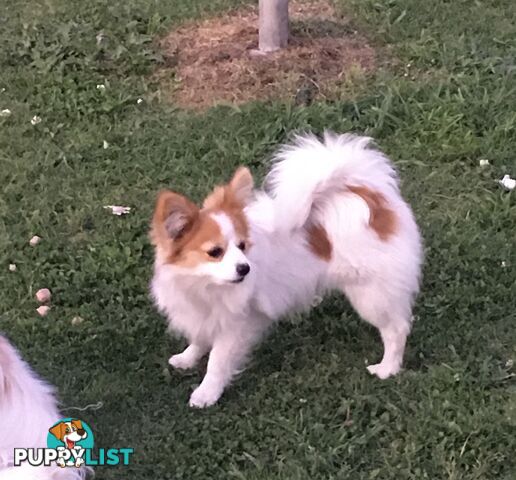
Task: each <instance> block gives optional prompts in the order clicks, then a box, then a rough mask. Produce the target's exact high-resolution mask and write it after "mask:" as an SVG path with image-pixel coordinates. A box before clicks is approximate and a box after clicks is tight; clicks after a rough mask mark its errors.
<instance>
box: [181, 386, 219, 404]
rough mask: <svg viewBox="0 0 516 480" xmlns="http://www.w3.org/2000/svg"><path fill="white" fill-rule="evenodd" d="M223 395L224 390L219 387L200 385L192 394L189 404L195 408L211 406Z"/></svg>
mask: <svg viewBox="0 0 516 480" xmlns="http://www.w3.org/2000/svg"><path fill="white" fill-rule="evenodd" d="M221 395H222V392H221V391H220V389H218V388H213V387H205V386H203V385H200V386H199V387H197V388H196V389H195V390H194V391H193V393H192V395H191V396H190V402H189V405H190V406H191V407H193V408H206V407H211V406H212V405H215V404H216V403H217V400H218V399H219V398H220V396H221Z"/></svg>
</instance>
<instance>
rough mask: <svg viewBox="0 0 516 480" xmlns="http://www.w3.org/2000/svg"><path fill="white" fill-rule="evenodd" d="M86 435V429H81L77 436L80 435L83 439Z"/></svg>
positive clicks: (78, 430)
mask: <svg viewBox="0 0 516 480" xmlns="http://www.w3.org/2000/svg"><path fill="white" fill-rule="evenodd" d="M85 433H86V432H85V431H84V429H83V428H79V429H77V434H78V435H80V436H81V437H84V434H85Z"/></svg>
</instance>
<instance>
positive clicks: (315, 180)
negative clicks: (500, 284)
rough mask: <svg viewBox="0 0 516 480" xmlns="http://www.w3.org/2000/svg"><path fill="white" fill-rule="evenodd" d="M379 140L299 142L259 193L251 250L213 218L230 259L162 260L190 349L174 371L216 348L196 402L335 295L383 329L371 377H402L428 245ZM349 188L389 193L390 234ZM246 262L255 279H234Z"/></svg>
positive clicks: (162, 279) (160, 298) (170, 301)
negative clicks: (271, 336) (294, 317)
mask: <svg viewBox="0 0 516 480" xmlns="http://www.w3.org/2000/svg"><path fill="white" fill-rule="evenodd" d="M370 142H371V139H370V138H365V137H356V136H353V135H335V134H332V133H326V134H325V136H324V140H323V141H322V142H321V141H319V140H318V139H317V138H316V137H314V136H312V135H305V136H300V137H297V138H296V140H295V142H294V143H293V144H291V145H287V146H285V147H283V148H282V149H281V150H280V151H279V152H278V153H277V155H276V156H275V163H274V166H273V168H272V171H271V172H270V174H269V175H268V178H267V182H266V183H267V185H268V189H267V192H256V193H255V197H254V200H252V201H251V202H250V203H248V205H247V207H246V209H245V213H246V217H247V219H248V222H249V226H250V229H251V235H250V237H251V238H250V240H251V244H252V246H251V248H250V249H249V250H248V252H246V253H245V254H244V253H243V252H241V251H240V250H237V243H238V239H237V238H236V236H235V232H234V230H233V227H232V224H231V221H230V219H229V218H228V217H227V216H226V215H224V214H223V213H220V214H216V215H213V218H214V219H215V220H216V221H217V223H218V224H219V225H220V228H221V230H222V232H223V234H224V236H225V237H226V239H227V240H228V245H229V247H228V253H226V255H225V256H224V258H223V259H222V261H221V262H218V263H215V264H210V265H204V264H201V265H200V266H198V267H195V268H193V269H190V268H184V267H177V266H174V265H171V264H166V263H165V262H164V261H163V259H160V258H159V257H157V258H156V262H155V272H154V278H153V281H152V292H153V296H154V298H155V300H156V303H157V305H158V307H159V308H160V309H161V310H162V311H164V312H165V314H166V315H167V317H168V321H169V324H170V327H171V328H172V329H173V330H175V331H176V332H179V333H180V334H182V335H184V336H185V337H186V338H187V339H188V341H189V344H190V345H189V346H188V348H186V350H185V351H184V352H183V353H180V354H178V355H174V356H172V357H171V358H170V360H169V362H170V364H171V365H172V366H174V367H177V368H191V367H192V366H194V365H195V364H196V362H197V361H198V360H199V359H200V358H201V357H202V356H203V355H205V354H206V353H208V352H209V353H210V355H209V361H208V367H207V372H206V375H205V377H204V379H203V381H202V383H201V384H200V386H199V387H198V388H197V389H196V390H195V391H194V392H193V394H192V396H191V398H190V405H191V406H194V407H206V406H209V405H212V404H214V403H215V402H217V400H218V399H219V397H220V396H221V394H222V392H223V390H224V388H225V387H226V386H227V385H228V384H229V382H230V381H231V379H232V377H233V376H234V375H235V374H236V373H238V372H239V371H240V370H241V369H242V367H243V364H244V362H245V359H246V357H247V355H248V354H249V352H250V351H251V349H252V347H253V346H254V345H255V344H256V343H257V341H258V340H259V339H260V338H261V336H262V335H263V333H264V332H265V330H266V329H267V328H268V327H269V326H270V325H271V323H272V322H273V321H274V320H276V319H278V318H279V317H281V316H283V315H285V314H287V313H289V312H292V311H295V310H300V309H307V308H309V307H310V305H311V304H312V302H313V300H314V297H316V296H318V295H320V294H322V293H324V292H327V291H329V290H334V289H337V290H340V291H342V292H343V293H344V294H345V295H346V297H347V298H348V299H349V301H350V302H351V304H352V305H353V307H354V308H355V310H356V311H357V312H358V313H359V315H360V316H361V317H362V318H363V319H364V320H366V321H368V322H369V323H371V324H372V325H374V326H376V327H377V328H378V329H379V331H380V334H381V337H382V340H383V344H384V355H383V359H382V361H381V362H380V363H378V364H376V365H370V366H369V367H367V368H368V370H369V372H370V373H372V374H375V375H377V376H378V377H380V378H382V379H383V378H387V377H389V376H391V375H394V374H396V373H397V372H398V371H399V370H400V368H401V364H402V359H403V352H404V348H405V341H406V337H407V335H408V334H409V331H410V328H411V315H412V305H413V302H414V299H415V296H416V295H417V293H418V290H419V280H420V270H421V263H422V247H421V239H420V234H419V231H418V228H417V225H416V222H415V220H414V217H413V214H412V211H411V209H410V207H409V206H408V205H407V204H406V203H405V201H404V200H403V198H402V197H401V194H400V191H399V188H398V181H397V176H396V173H395V171H394V169H393V167H392V164H391V162H390V161H389V159H388V158H387V157H386V156H385V155H384V154H382V153H381V152H379V151H378V150H376V149H374V148H371V146H370ZM347 186H364V187H367V188H369V189H371V190H374V191H376V192H379V193H380V194H381V195H382V196H383V198H384V199H385V200H386V201H387V203H388V205H389V208H390V209H391V210H392V211H393V212H395V215H396V220H397V222H396V231H395V233H394V234H393V235H392V236H391V237H390V238H388V239H387V240H385V239H381V238H379V236H378V234H377V233H376V232H375V231H374V230H373V229H371V227H370V225H369V220H370V214H371V212H370V210H369V207H368V204H367V203H366V201H364V199H362V198H361V197H360V196H358V195H355V194H354V193H353V192H351V191H350V190H348V189H347V188H346V187H347ZM247 193H249V192H247ZM311 224H313V225H316V224H319V225H322V226H323V227H324V229H325V230H326V232H327V235H328V238H329V240H330V242H331V244H332V247H333V251H332V257H331V260H330V261H329V262H327V261H325V260H323V259H321V258H319V257H318V256H316V255H315V254H314V253H313V252H312V250H311V249H310V248H309V245H308V244H307V239H306V231H305V229H304V227H305V226H307V225H311ZM226 257H227V258H226ZM243 262H246V263H248V264H249V265H250V267H251V271H250V273H249V274H248V275H247V276H246V278H245V280H244V281H243V282H241V283H237V284H235V283H230V282H231V280H234V279H235V273H234V272H235V266H236V265H237V264H238V263H243Z"/></svg>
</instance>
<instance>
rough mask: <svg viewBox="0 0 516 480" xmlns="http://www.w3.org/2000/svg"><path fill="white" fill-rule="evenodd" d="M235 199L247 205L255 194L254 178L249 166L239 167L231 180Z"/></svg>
mask: <svg viewBox="0 0 516 480" xmlns="http://www.w3.org/2000/svg"><path fill="white" fill-rule="evenodd" d="M229 188H230V189H231V190H232V192H233V195H234V196H235V199H236V200H237V201H238V202H240V203H242V204H243V205H246V204H247V203H248V202H249V200H251V198H252V196H253V188H254V180H253V176H252V175H251V172H250V171H249V169H248V168H247V167H239V168H238V169H237V171H236V172H235V174H234V175H233V178H232V179H231V181H230V182H229Z"/></svg>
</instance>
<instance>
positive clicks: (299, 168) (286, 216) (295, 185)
mask: <svg viewBox="0 0 516 480" xmlns="http://www.w3.org/2000/svg"><path fill="white" fill-rule="evenodd" d="M371 143H372V139H371V138H369V137H359V136H355V135H352V134H344V135H337V134H335V133H333V132H325V133H324V137H323V141H320V140H319V139H318V138H317V137H315V136H314V135H311V134H306V135H299V136H296V137H295V139H294V141H293V142H292V143H291V144H289V145H286V146H284V147H282V148H281V149H280V150H279V151H278V152H277V153H276V154H275V156H274V158H273V161H274V166H273V168H272V170H271V172H270V173H269V175H268V176H267V179H266V185H267V190H268V192H269V194H270V195H271V197H272V198H273V199H274V208H275V214H276V228H277V229H278V230H283V231H287V230H293V229H297V228H301V227H303V225H305V224H306V223H307V221H308V220H309V218H310V214H311V213H312V211H313V210H314V209H317V208H318V207H320V206H322V205H323V204H324V202H325V200H326V199H327V198H329V197H330V196H332V195H333V194H335V193H338V192H343V191H345V190H346V188H347V187H349V186H357V185H363V186H368V187H371V188H375V187H376V189H381V190H383V191H385V190H386V189H389V188H392V189H393V190H395V191H396V192H397V191H398V181H397V175H396V172H395V171H394V169H393V167H392V165H391V163H390V161H389V159H388V158H387V157H386V156H385V155H384V154H383V153H381V152H380V151H378V150H375V149H374V148H372V147H371Z"/></svg>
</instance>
